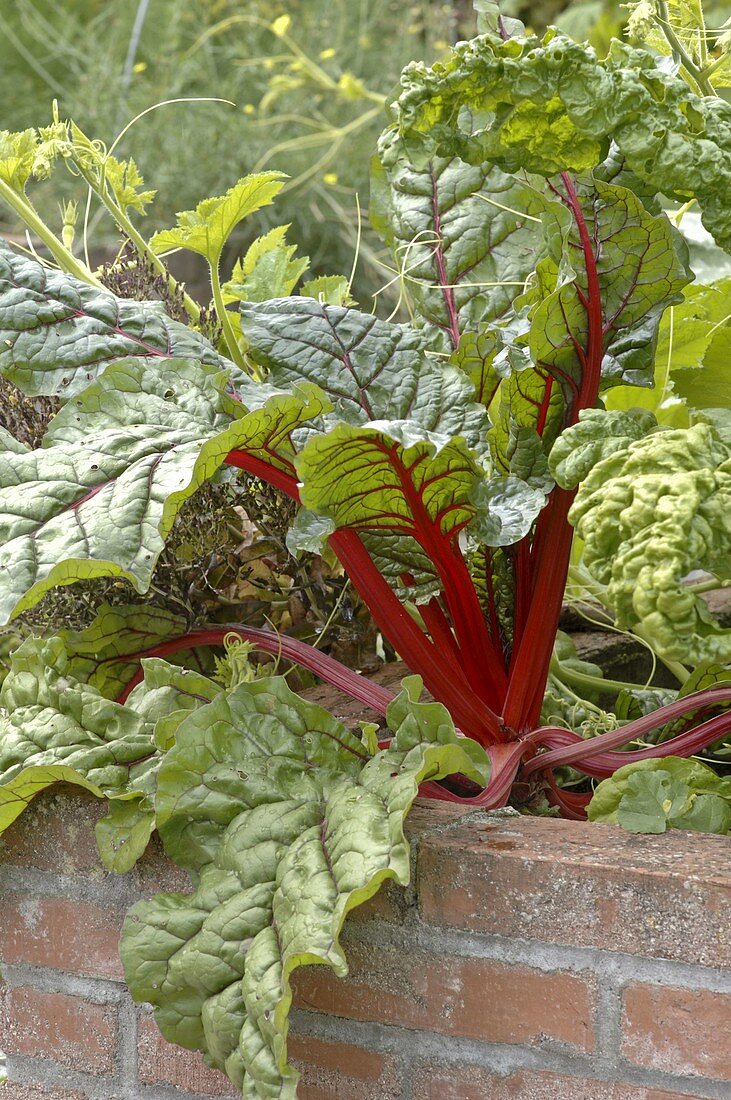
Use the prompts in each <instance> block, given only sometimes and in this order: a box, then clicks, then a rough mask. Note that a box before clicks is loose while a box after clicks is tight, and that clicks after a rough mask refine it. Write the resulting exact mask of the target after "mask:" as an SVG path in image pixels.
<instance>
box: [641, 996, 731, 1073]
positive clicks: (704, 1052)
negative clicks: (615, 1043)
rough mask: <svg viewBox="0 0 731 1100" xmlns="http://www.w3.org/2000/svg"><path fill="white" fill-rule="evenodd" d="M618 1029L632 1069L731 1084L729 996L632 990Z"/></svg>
mask: <svg viewBox="0 0 731 1100" xmlns="http://www.w3.org/2000/svg"><path fill="white" fill-rule="evenodd" d="M622 1025H623V1035H622V1046H621V1049H622V1053H623V1054H624V1056H625V1057H626V1058H628V1059H629V1060H630V1061H632V1062H634V1063H635V1064H636V1065H639V1066H648V1067H650V1068H653V1069H662V1070H665V1071H666V1072H667V1073H678V1074H687V1075H691V1074H696V1075H698V1076H699V1077H717V1078H719V1079H721V1080H729V1081H731V995H729V996H724V995H723V994H720V993H709V992H708V991H707V990H704V989H667V988H663V987H662V986H656V985H645V984H638V985H632V986H630V987H629V988H628V989H626V990H625V992H624V1005H623V1019H622Z"/></svg>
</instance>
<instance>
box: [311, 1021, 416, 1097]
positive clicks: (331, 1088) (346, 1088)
mask: <svg viewBox="0 0 731 1100" xmlns="http://www.w3.org/2000/svg"><path fill="white" fill-rule="evenodd" d="M290 1054H291V1057H292V1061H293V1062H294V1064H295V1066H296V1067H297V1068H298V1069H299V1070H301V1071H302V1072H303V1073H304V1077H303V1079H302V1080H301V1082H300V1085H299V1089H298V1097H299V1100H344V1098H345V1097H347V1098H348V1100H401V1098H402V1096H403V1083H402V1072H401V1068H400V1066H399V1064H398V1062H397V1061H396V1059H394V1058H393V1057H391V1056H390V1055H387V1054H382V1053H378V1052H376V1051H372V1050H366V1049H365V1048H363V1047H358V1046H354V1045H353V1044H352V1043H330V1042H325V1041H323V1040H322V1039H315V1038H312V1037H311V1036H298V1035H293V1036H292V1039H291V1041H290Z"/></svg>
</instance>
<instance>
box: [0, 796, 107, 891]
mask: <svg viewBox="0 0 731 1100" xmlns="http://www.w3.org/2000/svg"><path fill="white" fill-rule="evenodd" d="M105 813H106V803H105V802H104V801H103V800H102V799H99V798H95V797H94V795H93V794H91V792H89V791H82V790H80V789H79V788H78V787H71V786H69V785H66V784H61V785H59V786H57V787H52V788H50V789H49V790H47V791H43V792H42V793H41V794H39V795H38V796H37V797H36V798H34V799H33V801H32V802H31V804H30V806H29V807H28V809H27V810H24V811H23V813H22V814H21V815H20V817H19V818H17V819H16V820H15V821H14V822H13V824H12V825H11V826H10V828H9V829H8V830H7V832H5V833H4V834H3V836H2V837H0V864H2V865H7V864H12V865H14V866H16V867H29V868H34V869H35V870H39V871H55V872H57V873H60V874H66V875H70V874H74V873H75V872H78V871H84V872H88V871H95V872H96V874H98V875H99V876H100V877H101V876H102V875H103V874H104V869H103V867H102V864H101V861H100V859H99V853H98V851H97V847H96V841H95V838H94V826H95V825H96V823H97V821H98V820H99V818H100V817H103V816H104V814H105Z"/></svg>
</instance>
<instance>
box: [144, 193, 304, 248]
mask: <svg viewBox="0 0 731 1100" xmlns="http://www.w3.org/2000/svg"><path fill="white" fill-rule="evenodd" d="M283 185H284V177H283V176H282V173H281V172H260V173H259V174H258V175H252V176H244V177H243V179H240V180H239V181H238V183H235V184H234V186H233V187H230V188H229V189H228V191H227V192H226V194H225V195H219V196H216V197H215V198H211V199H203V201H202V202H199V203H198V205H197V206H196V208H195V210H183V211H181V213H179V214H178V224H177V225H176V226H175V227H174V228H173V229H164V230H163V231H162V232H161V233H156V234H155V236H154V237H153V238H152V240H151V241H150V247H151V248H152V249H153V251H154V252H157V253H163V252H170V251H171V250H173V249H177V248H185V249H188V250H189V251H190V252H197V253H198V254H199V255H200V256H204V257H205V258H206V259H207V260H208V262H209V264H210V265H211V267H217V266H218V261H219V260H220V258H221V253H222V252H223V247H224V245H225V244H226V241H227V240H228V238H229V237H230V235H231V233H232V232H233V231H234V229H235V228H236V226H237V225H238V224H239V222H241V221H243V220H244V218H248V217H249V216H250V215H251V214H255V213H256V211H257V210H261V208H262V207H263V206H268V205H269V204H270V203H271V202H273V200H274V198H275V197H276V196H277V195H278V193H279V192H280V191H281V190H282V187H283Z"/></svg>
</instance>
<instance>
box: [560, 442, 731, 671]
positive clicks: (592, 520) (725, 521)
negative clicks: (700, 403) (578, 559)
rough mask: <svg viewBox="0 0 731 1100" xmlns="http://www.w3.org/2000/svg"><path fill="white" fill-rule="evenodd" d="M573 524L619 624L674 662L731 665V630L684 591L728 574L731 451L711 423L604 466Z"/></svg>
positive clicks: (585, 488) (644, 445)
mask: <svg viewBox="0 0 731 1100" xmlns="http://www.w3.org/2000/svg"><path fill="white" fill-rule="evenodd" d="M569 519H570V521H571V523H572V524H573V525H574V526H575V527H576V530H577V533H578V534H579V535H580V537H581V538H582V539H583V540H584V544H585V545H584V557H583V561H584V565H585V566H586V568H587V569H588V570H589V572H590V573H591V574H592V576H594V578H595V579H596V580H598V581H599V582H600V583H601V584H604V585H606V586H607V600H608V604H609V605H610V606H611V607H613V608H614V609H615V612H616V616H617V624H618V625H619V626H621V627H625V628H628V629H632V628H634V627H636V626H638V625H639V626H641V627H642V628H643V630H644V631H645V634H646V636H647V637H649V638H650V639H651V640H652V645H653V647H654V648H655V650H656V651H657V653H658V654H660V655H661V656H662V657H666V658H668V659H671V660H676V661H681V662H691V663H697V662H700V661H704V660H712V661H720V662H723V663H727V662H729V661H731V630H728V629H725V628H722V627H721V626H719V624H718V622H717V621H716V620H715V619H714V618H713V616H712V615H711V614H710V612H709V611H708V607H707V605H706V604H705V603H704V601H703V600H702V599H701V598H700V597H699V596H697V595H694V593H693V590H692V588H690V587H688V586H685V585H683V584H682V583H681V581H682V579H683V578H684V577H686V576H687V575H688V573H690V572H692V571H693V570H695V569H704V570H708V571H709V572H711V573H714V574H716V575H718V576H719V577H725V576H728V575H729V571H730V570H731V447H729V446H728V445H727V444H725V443H723V442H722V441H721V439H720V438H719V437H718V436H717V435H716V434H715V433H714V431H713V429H712V428H711V427H710V426H709V425H708V424H696V425H694V426H693V427H691V428H687V429H678V430H669V431H664V432H657V433H655V434H653V435H650V436H647V437H646V438H645V439H640V440H637V441H635V442H633V443H630V444H629V445H628V446H627V447H626V449H625V450H622V451H618V452H616V453H615V454H613V455H610V456H609V457H608V458H605V459H603V460H602V461H600V462H598V463H597V464H596V465H595V466H594V467H593V469H592V470H591V472H590V473H589V474H588V475H587V477H586V479H585V481H584V483H583V485H582V486H581V488H580V489H579V492H578V495H577V497H576V500H575V502H574V504H573V506H572V509H571V512H570V513H569Z"/></svg>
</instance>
